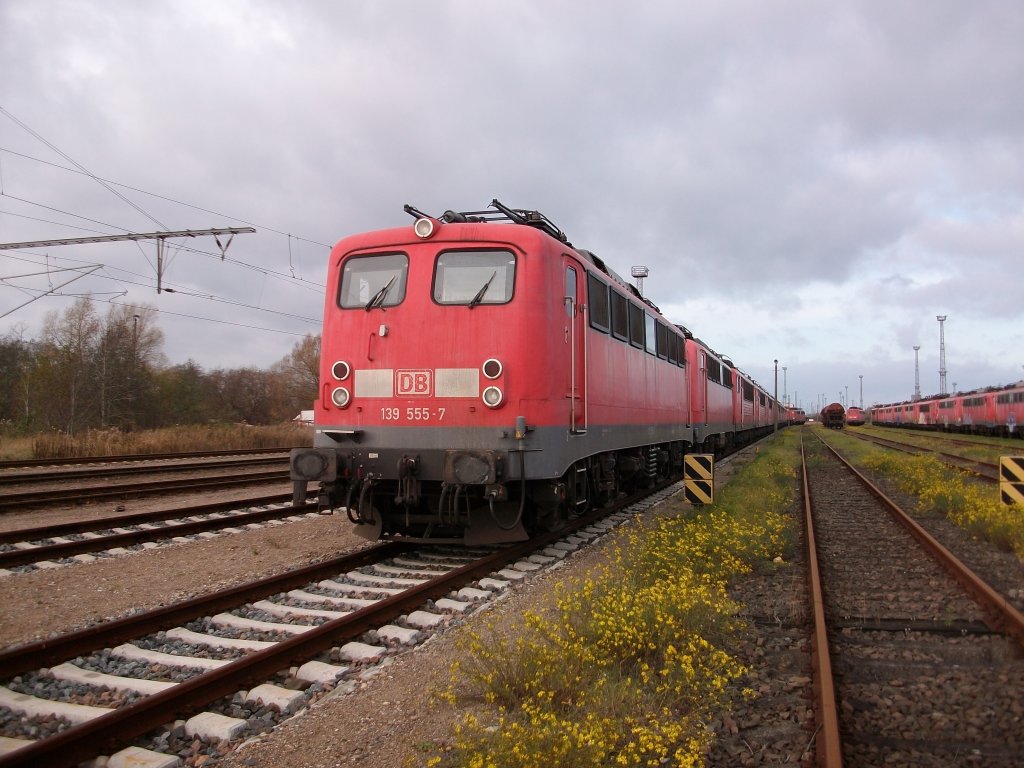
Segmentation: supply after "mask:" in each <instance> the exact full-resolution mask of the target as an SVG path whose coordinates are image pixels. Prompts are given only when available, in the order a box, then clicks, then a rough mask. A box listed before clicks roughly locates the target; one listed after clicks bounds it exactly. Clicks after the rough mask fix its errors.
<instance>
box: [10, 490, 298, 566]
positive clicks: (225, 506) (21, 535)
mask: <svg viewBox="0 0 1024 768" xmlns="http://www.w3.org/2000/svg"><path fill="white" fill-rule="evenodd" d="M285 504H287V505H288V506H282V505H285ZM290 504H291V495H290V494H274V495H269V496H263V497H258V498H251V499H241V500H236V501H226V502H213V503H209V504H198V505H194V506H190V507H181V508H175V509H165V510H155V511H152V512H141V513H137V514H132V515H120V516H114V517H105V518H100V519H93V520H88V521H77V522H72V523H61V524H58V525H49V526H41V527H37V528H21V529H17V530H12V531H2V532H0V572H2V570H3V569H11V568H17V567H24V566H28V565H33V564H43V563H45V564H47V565H48V566H51V567H52V565H54V564H55V561H61V560H63V561H66V562H67V563H71V562H74V561H73V560H72V558H78V559H79V560H80V561H82V562H88V561H89V560H90V559H91V558H90V557H89V556H90V555H91V554H92V553H94V552H107V553H110V554H113V555H120V554H125V552H124V551H123V549H124V548H125V547H132V546H137V545H142V544H146V543H149V542H160V541H166V540H168V539H172V538H176V537H185V536H195V535H197V534H201V533H208V532H212V531H224V530H225V529H228V531H230V530H234V529H237V528H242V527H246V526H255V525H259V524H262V523H266V522H267V521H270V520H283V519H286V518H291V517H295V516H302V515H307V514H311V513H315V512H316V509H317V507H316V504H305V505H302V506H297V507H293V506H291V505H290ZM252 507H266V508H264V509H255V510H253V509H252ZM129 528H134V530H129ZM69 537H71V538H69ZM119 550H120V551H119ZM83 556H84V557H83Z"/></svg>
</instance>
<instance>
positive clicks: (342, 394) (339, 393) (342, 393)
mask: <svg viewBox="0 0 1024 768" xmlns="http://www.w3.org/2000/svg"><path fill="white" fill-rule="evenodd" d="M351 399H352V396H351V395H350V394H349V392H348V390H347V389H345V388H344V387H338V388H337V389H336V390H334V391H333V392H331V402H332V403H334V404H335V405H336V406H338V407H339V408H345V407H347V406H348V403H349V401H350V400H351Z"/></svg>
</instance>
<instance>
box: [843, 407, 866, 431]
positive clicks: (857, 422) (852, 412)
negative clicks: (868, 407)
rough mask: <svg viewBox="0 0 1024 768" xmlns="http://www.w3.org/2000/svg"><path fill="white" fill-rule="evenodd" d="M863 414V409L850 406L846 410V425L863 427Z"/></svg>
mask: <svg viewBox="0 0 1024 768" xmlns="http://www.w3.org/2000/svg"><path fill="white" fill-rule="evenodd" d="M864 421H865V414H864V409H863V408H858V407H857V406H856V405H851V406H850V407H849V408H847V409H846V424H847V426H850V427H861V426H864Z"/></svg>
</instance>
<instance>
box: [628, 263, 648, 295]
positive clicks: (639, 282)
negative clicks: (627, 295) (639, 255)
mask: <svg viewBox="0 0 1024 768" xmlns="http://www.w3.org/2000/svg"><path fill="white" fill-rule="evenodd" d="M630 274H632V275H633V278H634V279H635V280H636V289H637V290H638V291H640V295H641V296H643V295H644V278H645V277H647V276H648V275H649V274H651V270H649V269H648V268H647V267H644V266H637V267H633V269H632V270H631V271H630Z"/></svg>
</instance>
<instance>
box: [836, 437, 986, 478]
mask: <svg viewBox="0 0 1024 768" xmlns="http://www.w3.org/2000/svg"><path fill="white" fill-rule="evenodd" d="M850 434H851V436H853V437H856V438H857V439H858V440H863V441H865V442H868V443H874V444H875V445H880V446H882V447H883V448H891V449H893V450H894V451H902V452H903V453H909V454H911V455H912V456H922V455H925V456H927V455H934V456H942V457H944V458H945V459H951V461H948V460H947V461H943V462H942V463H943V464H945V465H946V466H949V467H953V468H954V469H962V470H963V471H964V472H969V473H970V474H972V475H974V476H975V477H977V478H978V479H979V480H984V481H985V482H989V483H998V482H999V476H998V474H999V465H998V464H994V463H992V462H990V461H979V460H978V459H969V458H967V457H966V456H958V455H957V454H955V453H946V452H944V451H936V450H934V449H932V448H926V447H925V446H923V445H912V444H911V443H901V442H899V441H898V440H890V439H888V438H885V437H878V436H876V435H865V434H859V433H856V432H851V433H850ZM965 465H967V466H965ZM970 465H973V466H975V467H982V468H984V469H985V470H986V471H991V472H992V473H993V474H991V475H989V474H986V472H983V471H980V470H978V469H973V468H972V467H971V466H970Z"/></svg>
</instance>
